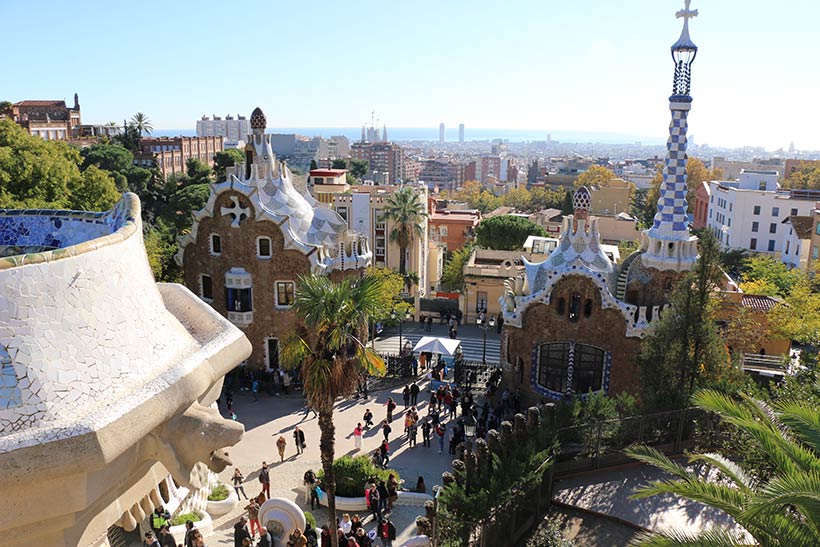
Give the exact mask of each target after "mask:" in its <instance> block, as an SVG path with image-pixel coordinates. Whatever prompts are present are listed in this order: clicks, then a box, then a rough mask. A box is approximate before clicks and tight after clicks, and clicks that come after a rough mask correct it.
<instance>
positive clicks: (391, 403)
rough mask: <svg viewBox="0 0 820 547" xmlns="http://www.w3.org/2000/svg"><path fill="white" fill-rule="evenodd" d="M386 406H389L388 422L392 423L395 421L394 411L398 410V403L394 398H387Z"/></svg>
mask: <svg viewBox="0 0 820 547" xmlns="http://www.w3.org/2000/svg"><path fill="white" fill-rule="evenodd" d="M385 404H386V405H387V421H388V422H392V421H393V411H394V410H396V402H395V401H394V400H393V397H388V398H387V403H385Z"/></svg>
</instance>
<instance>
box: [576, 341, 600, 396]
mask: <svg viewBox="0 0 820 547" xmlns="http://www.w3.org/2000/svg"><path fill="white" fill-rule="evenodd" d="M603 368H604V350H602V349H599V348H596V347H592V346H587V345H584V344H576V345H575V370H574V371H573V375H572V391H573V393H587V392H589V390H592V391H598V390H599V389H601V383H602V381H603V372H604V370H603Z"/></svg>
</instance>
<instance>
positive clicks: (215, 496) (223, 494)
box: [208, 483, 230, 501]
mask: <svg viewBox="0 0 820 547" xmlns="http://www.w3.org/2000/svg"><path fill="white" fill-rule="evenodd" d="M229 494H230V493H229V492H228V487H227V486H225V485H224V484H221V483H220V484H217V485H216V488H214V489H213V490H211V493H210V494H208V501H222V500H225V499H228V495H229Z"/></svg>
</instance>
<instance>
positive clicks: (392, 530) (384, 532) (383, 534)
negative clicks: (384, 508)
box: [377, 518, 396, 547]
mask: <svg viewBox="0 0 820 547" xmlns="http://www.w3.org/2000/svg"><path fill="white" fill-rule="evenodd" d="M377 530H378V536H379V539H380V540H382V546H383V547H393V540H394V539H396V527H395V526H393V523H392V522H390V519H389V518H385V519H384V520H382V521H380V522H379V526H378V528H377Z"/></svg>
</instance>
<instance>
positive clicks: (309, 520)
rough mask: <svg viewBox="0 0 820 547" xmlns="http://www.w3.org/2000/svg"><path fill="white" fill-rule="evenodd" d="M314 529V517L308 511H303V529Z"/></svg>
mask: <svg viewBox="0 0 820 547" xmlns="http://www.w3.org/2000/svg"><path fill="white" fill-rule="evenodd" d="M315 529H316V517H314V516H313V513H311V512H310V511H305V530H315Z"/></svg>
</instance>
